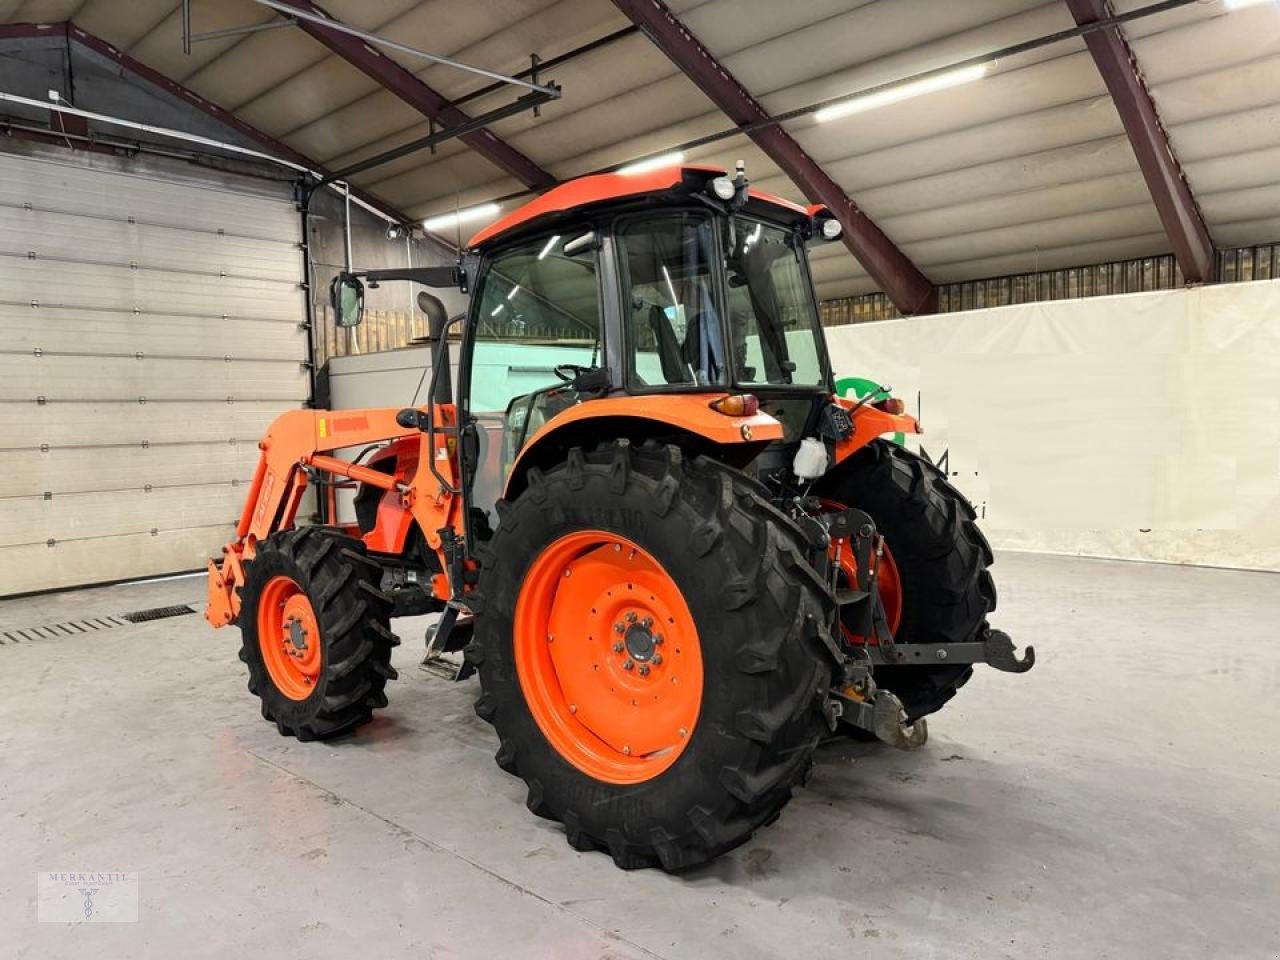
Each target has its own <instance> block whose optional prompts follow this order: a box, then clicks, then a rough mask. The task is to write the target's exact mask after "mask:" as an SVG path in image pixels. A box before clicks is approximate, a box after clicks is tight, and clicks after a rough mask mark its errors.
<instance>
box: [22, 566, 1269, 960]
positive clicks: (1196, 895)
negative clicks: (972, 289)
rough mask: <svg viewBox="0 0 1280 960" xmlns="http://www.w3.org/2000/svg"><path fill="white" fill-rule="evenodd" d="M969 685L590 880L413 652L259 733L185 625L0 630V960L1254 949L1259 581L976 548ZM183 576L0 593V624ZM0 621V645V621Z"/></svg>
mask: <svg viewBox="0 0 1280 960" xmlns="http://www.w3.org/2000/svg"><path fill="white" fill-rule="evenodd" d="M997 579H998V582H999V585H1000V590H1001V607H1000V612H999V616H998V620H997V622H998V624H999V625H1000V626H1002V627H1004V628H1005V629H1007V630H1009V631H1010V632H1011V633H1012V634H1013V636H1014V637H1015V638H1016V639H1017V640H1018V641H1019V642H1020V643H1021V642H1029V641H1033V642H1034V643H1035V645H1036V647H1037V650H1038V653H1039V657H1040V663H1039V664H1038V666H1037V667H1036V669H1035V670H1034V671H1032V672H1031V673H1030V674H1028V675H1026V676H1024V677H1015V676H1008V675H1004V674H997V673H994V672H991V671H982V672H980V673H979V674H978V675H977V676H975V677H974V679H973V681H972V682H971V683H970V684H969V686H968V687H967V688H966V689H965V690H963V691H962V693H961V695H960V696H959V697H958V698H957V700H956V701H955V702H953V704H952V705H951V706H950V707H948V708H947V709H946V710H945V711H944V712H943V713H942V714H941V715H939V716H938V717H936V718H934V720H933V726H932V739H931V741H930V743H929V744H928V746H926V747H925V748H924V749H923V750H922V751H920V752H917V753H912V754H907V753H900V752H897V751H894V750H891V749H888V748H878V747H876V746H875V745H864V744H854V743H850V742H841V743H833V744H830V745H827V746H825V747H824V748H822V750H821V751H820V755H819V761H818V767H817V769H816V771H815V774H814V777H813V780H812V781H811V783H810V785H809V787H808V788H807V789H805V790H802V791H800V793H799V794H798V795H797V797H796V799H795V800H794V801H793V802H792V803H791V805H790V806H789V807H788V808H787V810H786V811H785V813H784V815H783V817H782V819H781V820H780V821H779V822H778V823H777V824H776V825H774V826H773V827H771V828H768V829H766V830H763V831H761V832H760V833H758V834H757V835H756V837H755V838H754V839H753V840H752V841H751V842H749V843H747V844H746V845H745V846H743V847H741V848H739V849H738V850H737V851H735V852H734V853H733V854H731V855H729V856H727V857H725V858H723V859H721V860H720V861H718V862H716V863H714V864H713V865H710V866H708V867H706V868H704V869H702V870H700V871H698V872H696V873H693V874H692V875H689V876H686V877H683V878H678V879H677V878H673V877H668V876H665V875H663V874H661V873H657V872H653V871H645V872H640V873H624V872H622V871H619V870H616V869H615V868H614V866H613V864H612V862H611V861H610V860H609V859H608V858H607V857H606V856H603V855H599V854H579V853H576V852H574V851H573V850H571V849H570V848H569V847H568V846H567V845H566V844H565V842H564V839H563V836H562V834H561V831H560V829H559V828H558V827H557V826H556V825H553V824H550V823H548V822H546V821H542V820H538V819H536V818H534V817H533V816H532V815H530V814H529V813H528V812H527V811H526V810H525V808H524V788H523V786H522V785H521V784H520V783H518V782H517V781H516V780H514V779H513V778H511V777H508V776H507V775H506V774H504V773H502V772H501V771H499V770H498V768H497V767H496V766H495V765H494V763H493V761H492V754H493V751H494V748H495V744H494V742H493V738H492V735H491V732H490V729H489V728H488V727H487V726H486V725H484V724H482V723H480V722H479V721H478V720H477V719H476V718H475V716H474V714H473V713H472V711H471V701H472V699H473V698H474V696H475V681H474V680H473V681H469V682H467V683H463V684H458V685H453V684H450V683H447V682H445V681H443V680H441V679H438V678H436V677H434V676H432V675H429V674H426V673H423V672H422V671H420V670H418V669H417V668H416V667H415V657H416V655H417V654H418V653H419V651H420V644H419V641H418V639H417V638H415V637H412V636H410V635H409V634H410V631H409V629H408V627H409V624H406V623H405V622H404V621H401V632H402V634H404V635H405V636H406V643H405V644H404V646H402V647H401V648H399V649H398V650H397V651H396V653H397V657H396V663H397V665H398V666H399V668H400V671H401V679H400V680H399V681H398V682H396V683H394V684H393V685H392V686H391V689H390V695H391V707H390V709H389V710H386V711H383V712H382V713H381V715H380V717H379V719H378V720H377V721H375V723H374V724H373V725H371V726H369V727H366V728H365V729H364V730H362V731H361V732H360V733H359V734H358V735H356V736H355V737H352V738H348V739H346V740H344V741H342V742H338V743H333V744H327V745H326V744H300V743H297V742H295V741H293V740H286V739H283V738H281V737H280V736H278V735H277V734H276V732H275V729H274V727H272V726H269V725H268V724H266V723H264V722H262V721H261V720H260V719H259V716H258V710H257V704H256V701H254V700H252V699H251V698H250V697H249V695H248V694H247V693H246V692H245V689H244V677H243V668H242V666H241V664H240V663H239V662H238V661H237V660H236V657H235V648H236V644H237V642H238V635H237V634H235V633H234V632H232V631H222V632H218V633H214V632H213V631H211V630H209V629H208V628H207V627H206V626H205V624H204V622H203V621H202V620H200V619H199V618H198V617H193V616H187V617H181V618H175V619H168V620H161V621H156V622H153V623H149V624H142V625H137V626H127V627H125V626H120V627H114V628H112V629H110V630H104V631H101V632H97V633H89V634H84V635H77V636H63V637H60V638H58V639H46V640H37V641H34V642H28V643H22V644H13V643H6V644H4V645H3V646H0V677H3V683H4V689H5V691H6V694H5V696H4V697H3V699H0V822H2V824H3V828H2V829H3V832H2V833H0V837H2V838H3V852H2V853H0V944H2V945H4V946H3V947H0V955H3V956H5V957H39V958H41V960H46V958H48V960H53V958H61V957H68V958H70V957H83V956H95V957H110V958H150V957H157V958H160V957H163V958H171V957H184V958H186V957H219V958H221V957H232V956H247V957H265V956H281V957H301V956H306V957H308V958H313V960H320V958H326V957H334V958H342V960H351V958H353V957H365V956H371V957H377V958H379V960H383V958H394V957H402V956H403V957H415V958H421V957H480V956H501V957H504V958H523V957H547V958H555V960H576V958H606V957H607V958H613V960H621V958H635V957H648V958H655V957H660V958H695V957H696V958H702V957H734V958H735V960H739V958H773V957H788V958H789V957H804V958H819V957H853V956H856V957H870V958H878V957H910V958H924V957H955V958H975V957H982V958H988V957H1016V958H1026V957H1053V958H1073V957H1080V958H1088V960H1098V958H1106V957H1159V958H1162V960H1169V958H1179V957H1186V958H1195V960H1204V958H1207V957H1224V958H1226V957H1229V958H1232V960H1237V958H1240V960H1243V958H1254V957H1269V958H1274V957H1277V956H1280V746H1278V745H1277V736H1276V735H1277V732H1280V697H1278V696H1277V687H1278V684H1280V627H1278V626H1277V624H1280V577H1277V576H1274V575H1268V574H1254V573H1239V572H1229V571H1218V570H1206V569H1193V568H1178V567H1166V566H1152V565H1142V564H1129V563H1113V562H1104V561H1091V560H1073V559H1064V558H1052V557H1038V556H1029V555H1017V554H1007V555H1003V556H1001V557H1000V558H999V563H998V565H997ZM202 592H203V584H202V582H201V581H200V580H197V579H192V580H179V581H172V582H168V583H159V584H148V585H141V586H122V587H109V588H102V589H95V590H83V591H77V592H73V593H67V594H60V595H54V596H48V597H39V598H28V599H21V600H12V601H7V602H4V603H0V631H6V630H12V629H13V628H15V627H29V626H39V625H42V624H48V623H53V622H58V621H65V620H70V619H75V618H79V617H85V616H101V615H103V614H118V613H121V612H124V611H128V610H134V609H138V608H142V607H150V606H156V605H159V604H164V603H181V602H187V603H190V604H191V605H192V606H195V607H197V608H200V607H202V605H203V599H202ZM0 639H3V633H2V632H0ZM76 869H79V870H133V871H138V872H139V873H140V889H141V900H140V907H139V920H138V922H137V923H136V924H92V925H90V924H82V925H78V926H71V925H57V924H50V923H44V924H41V923H37V922H36V879H35V874H36V872H37V871H41V870H76Z"/></svg>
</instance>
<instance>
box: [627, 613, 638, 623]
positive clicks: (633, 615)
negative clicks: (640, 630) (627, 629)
mask: <svg viewBox="0 0 1280 960" xmlns="http://www.w3.org/2000/svg"><path fill="white" fill-rule="evenodd" d="M635 622H636V612H635V611H634V610H628V611H627V623H635Z"/></svg>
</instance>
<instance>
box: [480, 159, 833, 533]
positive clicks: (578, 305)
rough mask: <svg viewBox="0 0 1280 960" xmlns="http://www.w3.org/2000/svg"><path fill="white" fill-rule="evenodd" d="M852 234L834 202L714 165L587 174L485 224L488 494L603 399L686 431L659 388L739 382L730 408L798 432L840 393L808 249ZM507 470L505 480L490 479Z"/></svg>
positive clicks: (483, 415) (675, 393) (729, 387)
mask: <svg viewBox="0 0 1280 960" xmlns="http://www.w3.org/2000/svg"><path fill="white" fill-rule="evenodd" d="M838 236H839V224H838V222H837V221H836V220H834V219H833V218H832V217H830V215H829V214H827V212H826V210H825V208H821V207H819V208H812V209H805V208H803V207H799V206H797V205H795V204H792V203H789V202H787V201H785V200H782V199H780V198H777V197H772V196H768V195H765V194H761V193H759V192H757V191H753V190H751V189H749V187H748V185H747V181H746V178H745V176H744V175H743V173H742V172H741V171H739V172H738V174H737V176H736V177H735V178H730V177H728V176H726V175H725V174H724V172H723V171H721V170H719V169H716V168H710V167H675V168H667V169H665V170H658V171H650V172H647V173H642V174H636V175H627V174H603V175H600V176H595V177H587V178H585V179H583V180H578V181H574V182H573V183H570V184H566V185H564V186H562V187H558V188H556V189H555V190H552V191H550V192H549V193H547V194H545V195H544V196H543V197H540V198H539V199H538V200H535V201H533V202H532V203H530V204H529V205H527V206H526V207H524V208H522V209H521V210H518V211H516V212H515V213H513V214H511V215H510V216H508V217H506V218H505V219H503V220H500V221H498V222H497V223H495V224H494V225H492V226H491V227H489V228H487V229H485V230H483V231H481V232H480V233H479V234H477V235H476V237H474V238H473V239H472V241H471V243H470V244H469V247H470V250H471V251H472V253H473V255H474V257H475V258H476V260H475V261H474V262H475V269H476V282H475V288H474V295H473V300H472V305H471V310H470V314H469V320H468V323H467V328H466V331H465V333H464V338H463V348H462V350H463V357H462V362H461V364H460V368H461V370H462V382H461V384H460V388H461V389H460V391H459V397H460V406H461V415H462V418H463V422H464V423H466V422H474V423H475V424H476V427H477V429H478V430H479V431H480V432H482V433H483V434H484V437H485V439H484V440H482V441H481V442H479V443H478V444H477V446H478V447H479V448H481V449H483V450H484V451H485V452H486V456H485V462H484V463H483V464H482V465H481V467H480V470H479V474H480V480H479V482H478V487H477V490H476V497H475V501H476V504H477V505H478V506H480V507H481V508H482V509H488V508H490V507H491V506H492V503H493V501H494V500H496V498H497V497H496V494H497V492H498V491H500V490H501V489H502V488H503V487H505V486H506V485H507V484H508V483H509V482H510V480H511V474H512V469H513V467H514V466H515V465H516V463H517V461H518V460H520V459H521V454H522V453H524V452H525V451H526V449H527V448H529V447H530V446H531V445H534V444H536V443H537V442H538V440H539V439H540V436H539V435H540V433H541V432H542V431H543V430H544V429H545V428H546V427H547V425H548V424H549V423H551V422H552V421H553V420H555V419H556V418H557V417H558V416H560V415H562V414H564V413H565V412H566V411H567V410H569V409H570V408H572V407H574V406H576V405H578V404H581V403H584V402H586V401H590V400H596V399H601V398H606V397H621V396H628V397H636V398H640V397H644V398H652V399H653V400H654V401H656V402H655V403H653V404H652V409H653V410H655V411H658V412H657V413H656V415H655V416H654V417H653V418H650V419H649V422H648V423H646V424H644V425H643V426H642V425H640V424H635V425H634V426H636V427H638V428H640V429H641V430H642V432H644V433H645V434H646V435H648V436H654V437H656V436H659V435H661V434H662V433H663V432H664V430H669V431H670V433H671V434H672V435H671V436H670V437H669V439H672V440H676V439H684V438H683V437H681V436H677V434H679V433H680V431H679V430H676V429H675V428H674V427H672V425H671V424H669V423H665V421H664V419H663V417H662V414H661V412H660V411H661V409H662V406H661V398H662V397H664V396H670V397H681V396H688V395H700V396H701V395H710V397H709V398H710V399H711V400H717V399H721V398H726V397H730V396H734V397H739V396H741V397H743V400H742V401H741V402H740V404H739V405H735V406H734V408H733V409H735V410H737V409H739V408H740V409H743V410H745V409H747V407H750V408H751V409H752V412H754V411H755V410H756V409H761V410H763V411H765V413H766V414H772V415H773V416H774V417H775V418H777V420H779V421H781V423H782V424H783V427H784V433H785V436H786V438H787V439H788V440H791V441H798V440H799V438H800V436H801V435H802V434H803V433H804V431H805V428H806V427H807V426H808V425H809V424H810V423H811V421H812V420H813V418H814V416H815V415H816V414H817V412H818V411H819V410H820V408H821V407H822V406H823V405H824V404H825V403H826V402H828V401H829V398H830V395H831V391H832V385H831V372H830V366H829V363H828V361H827V355H826V349H825V344H824V341H823V338H822V333H821V329H820V326H819V319H818V310H817V304H816V302H815V298H814V295H813V285H812V281H811V278H810V275H809V267H808V261H807V257H806V249H805V248H806V244H808V243H809V242H811V241H812V240H814V239H815V238H818V239H819V240H823V241H826V240H833V239H835V238H836V237H838ZM735 403H737V402H736V401H735ZM494 472H497V473H500V474H501V477H502V480H503V482H502V483H501V484H493V483H485V481H484V474H485V473H490V474H492V473H494ZM519 482H520V481H519V477H518V476H517V477H516V483H517V484H518V483H519Z"/></svg>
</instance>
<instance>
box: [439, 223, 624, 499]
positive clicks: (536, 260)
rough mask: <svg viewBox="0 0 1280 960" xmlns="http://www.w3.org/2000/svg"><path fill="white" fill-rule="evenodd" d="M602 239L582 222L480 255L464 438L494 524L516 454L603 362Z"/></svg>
mask: <svg viewBox="0 0 1280 960" xmlns="http://www.w3.org/2000/svg"><path fill="white" fill-rule="evenodd" d="M584 237H586V238H587V239H585V240H584ZM597 246H598V244H596V243H595V242H594V236H593V235H588V233H587V232H584V230H582V229H577V230H569V231H566V232H565V233H563V234H561V233H550V232H546V233H541V234H539V235H536V236H534V237H531V238H529V239H526V240H522V241H518V242H517V243H514V244H511V245H509V246H506V247H503V248H502V249H500V250H498V251H496V252H495V253H493V254H491V255H489V256H487V257H485V259H484V260H482V261H481V264H480V273H479V277H478V279H477V284H476V288H475V294H474V296H473V298H472V302H471V310H470V315H469V318H468V323H467V331H466V339H465V342H464V345H463V357H462V377H461V381H462V382H460V384H459V388H460V390H459V396H460V398H461V404H462V414H463V417H464V418H465V419H466V420H467V421H468V422H469V424H470V425H469V427H468V429H469V431H472V435H473V438H474V439H473V440H471V441H469V442H468V443H467V444H466V445H467V446H471V447H473V448H474V449H473V450H471V451H467V456H468V459H470V458H471V457H472V456H474V458H475V459H474V464H475V466H474V470H473V471H469V476H471V477H472V480H471V490H470V496H469V504H470V506H471V507H473V508H478V509H479V510H481V511H483V512H484V513H485V514H487V515H488V516H489V521H490V523H491V524H496V522H497V518H496V516H494V515H493V506H494V504H495V503H496V502H497V500H498V498H499V497H500V496H501V494H502V489H503V485H504V482H505V480H506V475H507V471H508V470H509V469H510V467H511V464H512V463H513V462H514V461H515V458H516V455H517V454H518V453H519V452H520V450H521V448H522V447H523V446H524V444H526V443H527V442H528V441H529V439H531V438H532V437H533V436H534V435H535V434H536V433H537V431H538V429H539V428H540V427H541V426H542V425H543V424H545V423H546V422H547V421H548V420H550V419H551V418H552V417H554V416H555V415H556V414H557V413H559V412H560V411H562V410H564V409H566V408H568V407H570V406H573V405H574V404H576V403H579V402H581V400H582V399H583V396H582V395H581V394H580V393H579V391H578V390H577V389H576V388H575V386H574V384H573V381H574V380H575V379H576V378H577V376H578V375H579V374H580V372H583V371H589V370H596V369H598V368H599V367H601V366H603V365H604V363H605V360H604V357H605V353H604V349H605V345H604V329H603V324H602V320H601V313H602V311H601V291H600V282H599V258H598V253H597ZM566 247H568V249H567V250H566Z"/></svg>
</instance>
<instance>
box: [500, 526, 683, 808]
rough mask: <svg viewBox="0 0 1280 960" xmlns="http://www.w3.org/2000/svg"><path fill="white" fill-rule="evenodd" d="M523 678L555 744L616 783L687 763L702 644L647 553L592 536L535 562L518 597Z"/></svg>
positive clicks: (578, 537)
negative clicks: (682, 761) (684, 754)
mask: <svg viewBox="0 0 1280 960" xmlns="http://www.w3.org/2000/svg"><path fill="white" fill-rule="evenodd" d="M512 639H513V644H514V647H515V662H516V674H517V676H518V677H519V680H520V689H521V691H523V693H524V698H525V702H526V703H527V704H528V705H529V711H530V712H531V713H532V714H533V719H534V720H535V722H536V723H537V724H538V728H539V729H540V730H541V731H542V733H543V735H544V736H545V737H546V738H547V740H548V741H549V742H550V743H551V745H552V747H554V748H555V750H556V751H557V752H558V753H559V754H560V756H561V757H563V758H564V759H565V760H566V761H568V762H569V763H571V764H572V765H573V766H575V767H577V768H578V769H579V770H581V771H582V772H583V773H586V774H587V775H588V776H591V777H594V778H595V779H597V780H602V781H604V782H606V783H617V784H627V783H641V782H643V781H646V780H651V779H653V778H654V777H656V776H658V775H659V774H660V773H662V772H663V771H664V770H666V769H667V768H669V767H670V766H671V765H672V764H673V763H675V762H676V760H677V759H678V758H679V756H680V754H681V753H682V752H683V751H684V749H685V747H686V746H687V745H688V743H689V740H690V738H691V737H692V735H693V730H694V726H695V724H696V723H697V722H698V711H699V708H700V707H701V705H702V648H701V644H700V643H699V640H698V631H697V628H696V627H695V625H694V621H693V615H692V614H691V613H690V612H689V606H688V604H687V603H686V602H685V599H684V594H683V593H681V591H680V588H679V587H678V586H677V585H676V582H675V581H674V580H673V579H672V578H671V575H670V574H668V573H667V572H666V570H665V568H664V567H663V566H662V564H660V563H659V562H658V561H657V560H655V559H654V557H653V556H652V554H650V553H649V552H648V551H646V550H644V549H643V548H642V547H640V546H639V545H637V544H636V543H634V542H633V541H631V540H629V539H627V538H626V537H622V536H619V535H617V534H614V533H606V532H604V531H600V530H583V531H579V532H577V533H571V534H569V535H567V536H564V537H561V538H560V539H559V540H556V541H555V542H554V543H552V544H551V545H550V546H548V547H547V548H546V549H545V550H543V551H542V553H541V554H539V555H538V557H537V558H536V559H535V560H534V561H533V565H532V566H531V567H530V568H529V572H528V574H527V575H526V577H525V581H524V585H523V586H522V587H521V590H520V597H519V599H518V600H517V602H516V617H515V629H514V634H513V638H512Z"/></svg>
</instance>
